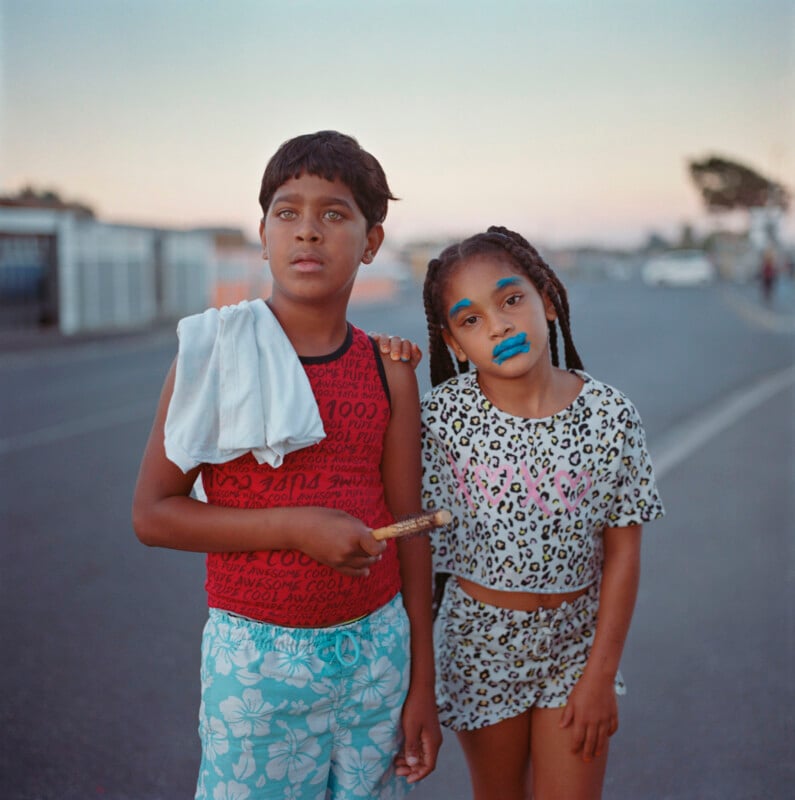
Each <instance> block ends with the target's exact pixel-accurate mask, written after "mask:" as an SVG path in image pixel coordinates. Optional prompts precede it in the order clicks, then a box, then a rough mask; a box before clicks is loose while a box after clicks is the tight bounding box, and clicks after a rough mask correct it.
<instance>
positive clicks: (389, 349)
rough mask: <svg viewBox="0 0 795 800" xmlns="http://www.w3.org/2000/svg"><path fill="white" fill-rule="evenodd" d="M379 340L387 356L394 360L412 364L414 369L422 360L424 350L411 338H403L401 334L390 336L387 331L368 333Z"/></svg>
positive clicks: (379, 345)
mask: <svg viewBox="0 0 795 800" xmlns="http://www.w3.org/2000/svg"><path fill="white" fill-rule="evenodd" d="M367 335H368V336H371V337H372V338H373V339H375V340H376V341H377V342H378V347H379V348H380V350H381V352H382V353H383V354H384V355H385V356H387V355H388V356H389V357H390V358H391V359H392V360H393V361H403V362H404V363H406V364H411V367H412V369H417V364H419V363H420V361H421V360H422V350H420V348H419V347H417V345H416V344H414V342H412V341H411V340H410V339H401V337H400V336H389V335H388V334H386V333H368V334H367Z"/></svg>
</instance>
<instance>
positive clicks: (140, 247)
mask: <svg viewBox="0 0 795 800" xmlns="http://www.w3.org/2000/svg"><path fill="white" fill-rule="evenodd" d="M213 260H214V249H213V241H212V238H211V237H210V236H209V235H208V234H206V233H202V232H194V231H180V230H168V229H162V228H148V227H141V226H134V225H116V224H110V223H105V222H100V221H98V220H97V219H95V218H94V216H93V214H90V213H86V212H85V211H84V210H81V209H79V208H74V207H69V206H67V205H63V204H62V205H61V206H46V207H37V206H34V205H30V204H20V203H15V204H9V203H3V204H0V326H2V327H6V328H7V327H26V326H35V325H49V326H56V327H57V328H58V329H59V330H60V331H61V332H63V333H65V334H75V333H81V332H85V331H96V330H117V329H123V328H137V327H143V326H146V325H150V324H152V323H154V322H156V321H158V320H161V319H171V318H177V317H180V316H183V315H184V314H188V313H192V312H194V311H199V310H202V309H203V308H205V307H206V306H207V305H208V303H209V298H210V282H211V279H212V274H213V272H212V266H213Z"/></svg>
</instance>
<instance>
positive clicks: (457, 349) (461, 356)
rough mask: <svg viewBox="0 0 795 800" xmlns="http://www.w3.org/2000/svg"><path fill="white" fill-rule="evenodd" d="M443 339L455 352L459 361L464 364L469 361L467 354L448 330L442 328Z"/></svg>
mask: <svg viewBox="0 0 795 800" xmlns="http://www.w3.org/2000/svg"><path fill="white" fill-rule="evenodd" d="M442 339H444V343H445V344H446V345H447V346H448V347H449V348H450V349H451V350H452V351H453V353H454V354H455V357H456V358H457V359H458V360H459V361H461V362H464V361H468V360H469V359H468V358H467V354H466V353H465V352H464V351H463V350H462V349H461V346H460V345H459V344H458V342H457V341H456V340H455V337H454V336H453V335H452V334H451V333H450V331H448V330H447V328H442Z"/></svg>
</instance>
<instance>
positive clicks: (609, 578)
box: [561, 525, 643, 761]
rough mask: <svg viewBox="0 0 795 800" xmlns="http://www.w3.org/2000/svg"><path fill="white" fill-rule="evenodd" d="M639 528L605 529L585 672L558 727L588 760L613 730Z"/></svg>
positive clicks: (633, 588)
mask: <svg viewBox="0 0 795 800" xmlns="http://www.w3.org/2000/svg"><path fill="white" fill-rule="evenodd" d="M642 530H643V526H642V525H629V526H627V527H624V528H605V531H604V534H603V535H604V566H603V570H602V581H601V586H600V590H599V616H598V622H597V625H596V633H595V635H594V642H593V647H592V648H591V653H590V655H589V656H588V663H587V665H586V667H585V672H584V673H583V676H582V677H581V678H580V680H579V681H578V682H577V685H576V686H575V687H574V689H573V690H572V693H571V694H570V695H569V700H568V703H567V704H566V708H565V709H564V712H563V719H562V720H561V726H562V727H566V726H568V725H571V726H572V737H573V744H572V750H573V751H574V752H582V757H583V760H585V761H590V760H591V759H592V758H593V757H594V756H599V755H601V753H602V752H603V751H604V748H605V745H606V743H607V739H608V737H609V736H612V735H613V734H614V733H615V732H616V731H617V730H618V703H617V702H616V693H615V688H614V687H615V677H616V673H617V672H618V667H619V662H620V661H621V654H622V652H623V650H624V643H625V642H626V639H627V634H628V633H629V626H630V623H631V622H632V614H633V612H634V610H635V599H636V598H637V594H638V583H639V580H640V541H641V532H642Z"/></svg>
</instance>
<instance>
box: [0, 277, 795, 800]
mask: <svg viewBox="0 0 795 800" xmlns="http://www.w3.org/2000/svg"><path fill="white" fill-rule="evenodd" d="M780 291H781V296H780V298H779V299H778V300H777V302H776V305H775V307H774V308H772V309H764V308H762V307H760V306H759V305H758V298H757V296H756V292H755V291H754V290H753V287H745V288H738V287H726V286H714V287H710V288H706V289H695V290H671V289H664V290H651V289H648V288H646V287H644V286H642V285H641V284H639V283H637V282H633V281H629V282H618V283H596V282H594V283H587V282H576V281H575V282H574V283H572V285H571V288H570V292H571V301H572V309H573V329H574V336H575V341H576V342H577V345H578V348H579V350H580V352H581V354H582V356H583V359H584V361H585V363H586V368H587V369H588V370H589V371H590V372H591V373H592V374H593V375H595V376H596V377H599V378H600V379H602V380H605V381H607V382H608V383H613V384H615V385H617V386H619V387H620V388H622V389H623V390H624V391H626V392H627V393H628V394H629V395H630V397H631V398H632V399H633V401H634V402H635V404H636V405H637V407H638V408H639V410H640V412H641V415H642V416H643V419H644V423H645V425H646V429H647V433H648V436H649V442H650V446H651V449H652V452H653V454H654V457H655V461H656V463H657V465H658V472H659V483H660V487H661V490H662V493H663V497H664V500H665V503H666V506H667V511H668V516H667V517H666V519H665V520H663V521H661V522H659V523H654V524H653V525H650V526H649V527H648V530H647V533H646V535H645V537H644V554H643V577H642V581H641V591H640V596H639V600H638V606H637V611H636V614H635V619H634V623H633V628H632V631H631V633H630V638H629V641H628V644H627V649H626V653H625V658H624V663H623V664H622V671H623V673H624V676H625V678H626V680H627V683H628V687H629V693H628V694H627V696H626V697H625V698H622V700H621V704H620V710H621V715H622V719H621V730H620V731H619V732H618V734H617V735H616V736H615V737H614V739H613V744H612V752H611V756H610V763H609V766H608V775H607V781H606V788H605V798H607V800H611V799H612V800H637V799H638V798H644V799H645V798H649V799H650V800H680V799H681V800H685V799H687V800H690V799H691V798H697V799H699V800H700V799H702V798H703V799H706V798H721V800H733V799H734V798H736V799H737V800H741V799H742V800H745V799H746V798H784V797H789V796H791V787H792V786H793V784H794V783H795V746H794V745H793V742H794V741H795V735H794V734H795V726H794V725H793V710H794V709H795V698H793V689H792V680H791V676H790V672H791V665H792V664H793V663H795V618H794V617H793V599H794V596H793V582H794V581H793V572H794V570H793V566H794V565H795V557H794V555H793V540H794V539H795V525H793V511H795V508H793V502H794V501H793V498H795V491H794V490H795V469H794V464H793V452H794V451H793V410H795V402H794V401H795V392H794V391H793V384H794V383H795V377H794V375H793V368H792V365H793V354H794V353H795V350H794V344H795V302H793V297H795V291H793V287H792V286H790V285H782V286H781V287H780ZM352 319H353V321H354V322H356V323H357V324H360V325H361V326H362V327H364V328H365V329H367V330H376V329H386V330H389V331H390V332H396V333H401V334H403V335H406V336H409V337H413V338H415V339H416V340H417V341H420V342H423V341H424V338H425V326H424V321H423V318H422V309H421V304H420V302H419V300H418V299H417V296H416V293H414V292H409V293H407V295H406V296H405V297H403V298H401V302H400V303H397V304H394V305H382V306H378V307H366V308H365V307H362V308H354V309H353V310H352ZM174 345H175V338H174V336H173V335H172V334H170V333H163V332H160V333H156V334H148V335H141V336H134V337H125V338H120V339H114V340H112V341H97V342H89V343H81V344H79V345H77V344H73V345H70V346H57V347H48V348H44V349H42V348H37V349H35V350H23V351H17V352H0V385H2V391H1V392H0V470H2V481H0V500H1V501H2V502H0V530H2V535H1V536H0V547H1V548H2V550H1V551H0V600H1V601H2V616H1V617H0V620H1V621H0V631H2V641H3V652H2V657H0V686H1V687H2V695H0V697H2V700H0V797H1V798H7V800H22V799H24V800H32V799H33V798H41V799H42V800H50V798H53V800H54V799H55V798H57V799H58V800H72V799H74V800H86V799H87V798H94V797H102V798H113V800H126V799H127V798H130V799H131V800H159V799H160V798H163V799H167V800H174V799H176V798H189V797H192V794H193V788H194V780H195V773H196V768H197V763H198V756H199V750H198V740H197V737H196V733H195V728H196V712H197V706H198V693H199V680H198V650H199V639H200V633H201V627H202V625H203V622H204V618H205V614H206V608H205V598H204V592H203V559H202V557H201V556H200V555H194V554H185V553H177V552H169V551H163V550H154V549H148V548H146V547H144V546H142V545H141V544H139V543H138V541H137V540H136V539H135V536H134V534H133V532H132V529H131V526H130V521H129V509H130V500H131V493H132V487H133V483H134V480H135V475H136V472H137V467H138V460H139V458H140V455H141V451H142V448H143V445H144V441H145V438H146V436H147V433H148V428H149V424H150V421H151V416H152V412H153V410H154V405H155V402H156V399H157V395H158V392H159V388H160V384H161V381H162V378H163V375H164V373H165V371H166V369H167V368H168V364H169V363H170V360H171V358H172V357H173V352H174ZM418 374H419V376H420V379H421V388H422V389H423V390H424V389H427V388H428V380H427V364H426V363H423V364H421V365H420V368H419V373H418ZM413 797H414V798H416V800H429V799H430V798H442V799H444V798H455V799H456V800H469V798H470V797H471V794H470V792H469V789H468V780H467V775H466V767H465V765H464V762H463V759H462V757H461V754H460V751H459V750H458V747H457V745H456V742H455V739H454V737H453V736H451V735H448V736H447V737H446V739H445V745H444V747H443V750H442V755H441V759H440V765H439V768H438V770H437V772H436V773H435V774H434V775H433V776H431V777H430V778H429V779H428V780H427V781H425V783H424V784H423V785H422V786H421V787H420V788H419V789H417V791H415V792H414V794H413Z"/></svg>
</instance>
